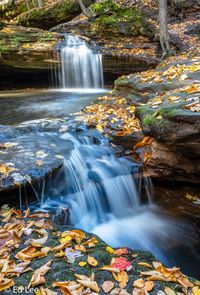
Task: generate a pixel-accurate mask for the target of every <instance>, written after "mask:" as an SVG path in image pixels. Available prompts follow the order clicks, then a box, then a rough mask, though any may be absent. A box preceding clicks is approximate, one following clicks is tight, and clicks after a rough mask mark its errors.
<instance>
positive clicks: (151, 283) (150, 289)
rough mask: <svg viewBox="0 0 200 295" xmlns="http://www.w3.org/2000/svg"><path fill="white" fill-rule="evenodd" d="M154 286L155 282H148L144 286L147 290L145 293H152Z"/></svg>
mask: <svg viewBox="0 0 200 295" xmlns="http://www.w3.org/2000/svg"><path fill="white" fill-rule="evenodd" d="M154 286H155V284H154V282H152V281H147V282H145V284H144V289H145V291H147V292H150V291H152V290H153V288H154Z"/></svg>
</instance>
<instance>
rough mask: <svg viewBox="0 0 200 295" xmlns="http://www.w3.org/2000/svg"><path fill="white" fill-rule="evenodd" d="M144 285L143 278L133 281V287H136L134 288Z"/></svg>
mask: <svg viewBox="0 0 200 295" xmlns="http://www.w3.org/2000/svg"><path fill="white" fill-rule="evenodd" d="M144 286H145V282H144V280H143V279H137V280H135V281H134V282H133V287H136V288H140V289H141V288H144Z"/></svg>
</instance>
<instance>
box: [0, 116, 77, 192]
mask: <svg viewBox="0 0 200 295" xmlns="http://www.w3.org/2000/svg"><path fill="white" fill-rule="evenodd" d="M65 125H66V121H65V120H57V121H56V120H55V121H53V120H46V121H45V120H41V122H40V121H39V120H38V122H33V123H32V124H31V122H30V123H29V124H28V123H24V124H21V125H18V126H16V127H13V128H12V127H1V128H0V131H1V133H0V134H1V138H2V139H1V145H0V155H1V160H0V193H1V192H3V193H5V192H6V191H11V190H14V189H16V188H18V187H20V186H21V185H30V184H32V183H35V182H39V181H40V180H43V179H45V178H46V177H47V176H48V175H50V174H52V173H54V172H56V171H57V172H58V171H59V169H60V168H61V166H62V164H63V155H65V157H67V155H70V152H71V151H72V149H73V143H72V142H71V141H69V140H63V139H61V138H59V129H60V128H64V127H65ZM56 134H58V135H57V136H56ZM61 134H62V133H61Z"/></svg>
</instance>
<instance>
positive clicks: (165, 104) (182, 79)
mask: <svg viewBox="0 0 200 295" xmlns="http://www.w3.org/2000/svg"><path fill="white" fill-rule="evenodd" d="M199 65H200V60H199V59H198V58H196V57H194V58H192V57H191V58H189V59H184V60H180V63H179V64H178V65H177V64H176V63H175V62H171V63H169V64H167V65H165V66H160V67H158V68H157V69H156V70H152V71H148V72H144V73H142V74H133V75H129V76H123V77H121V78H119V79H118V80H117V81H116V82H115V90H114V92H115V93H116V94H120V95H124V96H125V95H126V96H128V97H129V98H131V99H132V100H133V101H134V103H135V105H137V111H136V114H137V116H138V118H139V119H140V122H141V126H142V129H143V132H144V134H145V135H147V136H151V137H153V138H154V141H153V143H152V145H151V157H150V160H149V162H148V165H147V166H148V168H146V171H147V173H148V174H150V175H151V176H155V177H169V178H173V177H175V176H176V178H177V179H180V180H190V181H195V182H197V181H198V174H199V172H200V162H199V156H200V153H199V150H200V149H199V147H200V100H199V92H200V88H199V74H200V66H199Z"/></svg>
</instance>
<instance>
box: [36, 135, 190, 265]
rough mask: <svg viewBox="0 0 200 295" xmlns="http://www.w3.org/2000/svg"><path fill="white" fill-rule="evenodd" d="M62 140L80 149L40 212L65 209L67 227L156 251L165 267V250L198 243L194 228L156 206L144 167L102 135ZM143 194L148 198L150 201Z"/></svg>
mask: <svg viewBox="0 0 200 295" xmlns="http://www.w3.org/2000/svg"><path fill="white" fill-rule="evenodd" d="M59 140H60V141H61V143H62V144H63V141H65V140H66V141H67V142H69V141H70V142H72V143H73V145H74V148H73V150H72V151H71V152H70V154H67V152H66V154H65V153H63V155H62V157H63V159H64V168H63V171H62V173H61V175H59V177H58V178H57V177H56V178H55V179H53V180H52V181H51V182H50V184H49V186H48V185H47V189H46V192H45V193H44V194H43V195H42V197H41V202H40V204H38V203H37V205H34V208H37V209H38V208H39V209H40V210H43V211H52V210H57V212H61V211H62V210H63V209H62V208H64V210H66V212H68V213H67V216H65V221H64V222H65V223H67V224H71V225H73V226H75V227H76V228H81V229H84V230H86V231H89V232H93V233H95V234H97V235H98V236H100V237H101V238H102V239H103V240H104V241H106V242H107V243H109V244H111V245H112V246H113V247H118V246H128V247H130V248H132V249H139V250H148V251H151V252H152V253H153V254H154V255H155V256H156V257H157V258H159V259H160V260H162V261H163V262H165V263H169V262H170V259H169V258H168V257H167V254H166V252H165V250H166V249H167V248H168V246H169V245H170V243H174V241H176V242H177V241H178V243H183V241H184V240H185V241H187V243H188V244H190V243H191V242H192V239H193V237H191V238H190V239H188V236H187V232H188V231H189V230H190V231H191V232H192V229H191V227H190V226H189V225H188V224H187V225H186V224H184V223H183V222H182V223H179V221H178V220H176V219H173V218H169V217H168V216H167V215H165V213H163V212H162V210H161V209H160V208H159V207H158V206H156V205H154V204H153V202H152V200H151V196H152V187H151V182H150V181H146V182H145V181H144V179H142V177H141V175H140V173H139V167H138V165H137V164H134V163H132V162H130V161H129V160H127V159H126V158H124V157H121V158H117V157H116V156H115V154H114V152H113V150H112V148H111V147H110V146H109V144H108V142H107V140H106V139H105V138H104V137H102V136H101V135H99V133H98V132H97V131H87V132H83V133H80V132H79V133H78V134H76V135H73V133H68V132H67V133H64V134H63V135H62V136H61V137H60V139H59ZM59 140H58V139H57V140H56V142H57V144H59ZM141 182H143V187H144V188H145V189H143V192H141ZM145 190H146V192H145ZM141 195H143V197H144V196H145V195H146V200H145V202H144V201H141ZM58 216H59V218H61V217H60V216H62V214H60V215H59V214H58ZM186 236H187V239H186ZM190 236H192V235H191V234H190ZM176 242H175V243H176ZM171 262H173V261H171Z"/></svg>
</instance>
